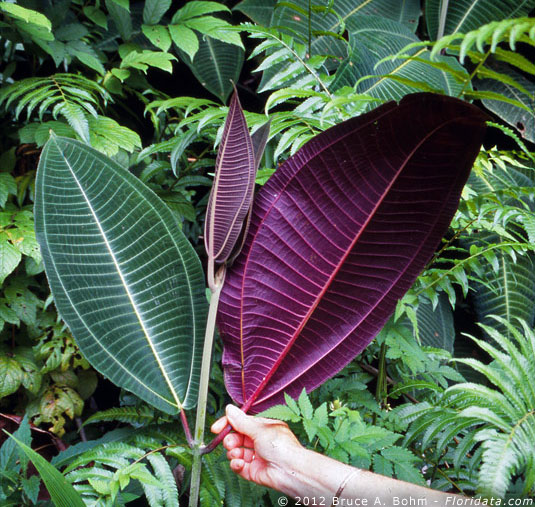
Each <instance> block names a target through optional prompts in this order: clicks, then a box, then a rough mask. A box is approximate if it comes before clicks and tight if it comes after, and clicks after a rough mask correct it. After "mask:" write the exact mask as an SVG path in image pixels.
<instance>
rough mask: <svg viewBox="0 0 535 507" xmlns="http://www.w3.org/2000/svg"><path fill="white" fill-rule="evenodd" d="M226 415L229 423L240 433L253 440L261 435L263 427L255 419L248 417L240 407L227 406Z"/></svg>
mask: <svg viewBox="0 0 535 507" xmlns="http://www.w3.org/2000/svg"><path fill="white" fill-rule="evenodd" d="M226 413H227V419H228V422H229V423H230V425H231V426H232V427H233V428H234V429H235V430H236V431H237V432H238V433H243V434H245V435H247V436H249V437H251V438H252V439H253V440H254V439H255V438H256V437H257V436H258V435H259V434H260V431H261V429H262V428H261V425H260V426H259V425H258V424H257V422H256V419H255V418H254V417H252V416H250V415H246V414H245V412H242V411H241V410H240V409H239V408H238V407H235V406H233V405H227V409H226Z"/></svg>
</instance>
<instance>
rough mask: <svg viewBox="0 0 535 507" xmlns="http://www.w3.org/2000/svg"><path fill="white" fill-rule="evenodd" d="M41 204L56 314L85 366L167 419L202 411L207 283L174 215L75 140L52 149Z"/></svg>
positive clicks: (43, 170)
mask: <svg viewBox="0 0 535 507" xmlns="http://www.w3.org/2000/svg"><path fill="white" fill-rule="evenodd" d="M35 200H36V204H35V219H36V232H37V238H38V241H39V243H40V245H41V251H42V253H43V260H44V264H45V269H46V272H47V276H48V280H49V283H50V286H51V288H52V293H53V295H54V299H55V302H56V306H57V308H58V310H59V311H60V313H61V315H62V317H63V318H64V320H65V322H66V323H67V324H68V325H69V327H70V329H71V331H72V333H73V335H74V337H75V339H76V341H77V343H78V345H79V347H80V349H81V350H82V352H83V354H84V355H85V357H86V358H87V359H88V360H89V361H90V362H91V363H92V365H93V366H94V367H95V368H96V369H97V370H98V371H100V372H101V373H103V374H104V375H106V376H107V377H109V378H110V379H111V380H112V381H113V382H114V383H116V384H117V385H119V386H121V387H124V388H125V389H128V390H130V391H132V392H133V393H135V394H136V395H137V396H139V397H140V398H142V399H144V400H145V401H147V402H148V403H150V404H152V405H153V406H155V407H157V408H158V409H160V410H163V411H165V412H167V413H177V411H178V410H179V409H180V408H181V407H182V406H184V407H185V408H189V407H191V406H193V405H194V404H195V401H196V391H197V387H198V376H199V369H200V359H201V348H202V337H203V336H204V326H205V318H206V300H205V298H204V275H203V272H202V268H201V265H200V262H199V259H198V258H197V256H196V254H195V251H194V250H193V248H192V246H191V245H190V244H189V242H188V241H187V240H186V238H185V237H184V235H183V234H182V232H181V231H180V228H179V227H178V224H177V222H176V221H175V219H174V218H173V216H172V214H171V212H170V211H169V209H168V208H167V207H166V206H165V205H164V204H163V203H162V202H161V200H160V199H159V198H158V197H157V196H156V195H155V194H153V192H152V191H150V190H149V189H148V188H147V187H146V186H145V185H144V184H143V183H141V182H140V181H139V180H138V179H137V178H136V177H134V176H133V175H132V174H130V173H129V172H128V171H126V170H125V169H123V168H122V167H121V166H119V165H118V164H116V163H115V162H113V161H112V160H110V159H108V158H106V157H105V156H103V155H102V154H100V153H99V152H97V151H95V150H94V149H92V148H89V147H87V146H85V145H83V144H81V143H79V142H77V141H73V140H70V139H66V138H52V139H51V140H50V141H49V142H48V143H47V145H46V146H45V148H44V150H43V153H42V155H41V160H40V163H39V168H38V175H37V182H36V198H35Z"/></svg>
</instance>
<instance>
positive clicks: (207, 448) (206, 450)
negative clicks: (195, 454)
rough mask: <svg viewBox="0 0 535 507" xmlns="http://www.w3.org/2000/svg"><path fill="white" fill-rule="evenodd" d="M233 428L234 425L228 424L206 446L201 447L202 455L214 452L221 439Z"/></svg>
mask: <svg viewBox="0 0 535 507" xmlns="http://www.w3.org/2000/svg"><path fill="white" fill-rule="evenodd" d="M231 430H232V426H231V425H230V424H227V425H226V426H225V428H224V429H223V431H222V432H221V433H219V435H217V436H216V437H215V438H214V439H213V440H212V441H211V442H210V443H209V444H208V445H205V446H204V447H201V450H200V452H201V456H202V455H204V454H208V453H210V452H212V451H213V450H214V449H215V448H216V447H217V446H218V445H219V444H220V443H221V441H222V440H223V439H224V438H225V437H226V436H227V435H228V434H229V433H230V431H231Z"/></svg>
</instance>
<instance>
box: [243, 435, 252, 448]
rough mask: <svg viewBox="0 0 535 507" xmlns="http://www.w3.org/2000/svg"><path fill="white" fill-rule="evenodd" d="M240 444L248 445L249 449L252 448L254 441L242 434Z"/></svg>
mask: <svg viewBox="0 0 535 507" xmlns="http://www.w3.org/2000/svg"><path fill="white" fill-rule="evenodd" d="M242 445H243V447H250V448H251V449H254V442H253V441H252V440H251V438H250V437H248V436H247V435H244V436H243V444H242Z"/></svg>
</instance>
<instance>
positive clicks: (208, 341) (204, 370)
mask: <svg viewBox="0 0 535 507" xmlns="http://www.w3.org/2000/svg"><path fill="white" fill-rule="evenodd" d="M225 270H226V268H225V266H222V267H221V268H220V269H219V271H218V272H217V274H216V277H215V282H214V286H213V287H211V290H212V298H211V299H210V308H209V310H208V319H207V321H206V333H205V335H204V348H203V353H202V363H201V376H200V380H199V394H198V395H197V417H196V419H195V430H194V435H193V464H192V467H191V486H190V493H189V507H197V505H198V503H199V491H200V486H201V466H202V455H203V454H204V453H203V452H202V451H203V448H204V444H203V438H204V423H205V421H206V403H207V400H208V383H209V381H210V366H211V362H212V348H213V343H214V333H215V319H216V315H217V307H218V305H219V296H220V295H221V289H222V288H223V282H224V280H225Z"/></svg>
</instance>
